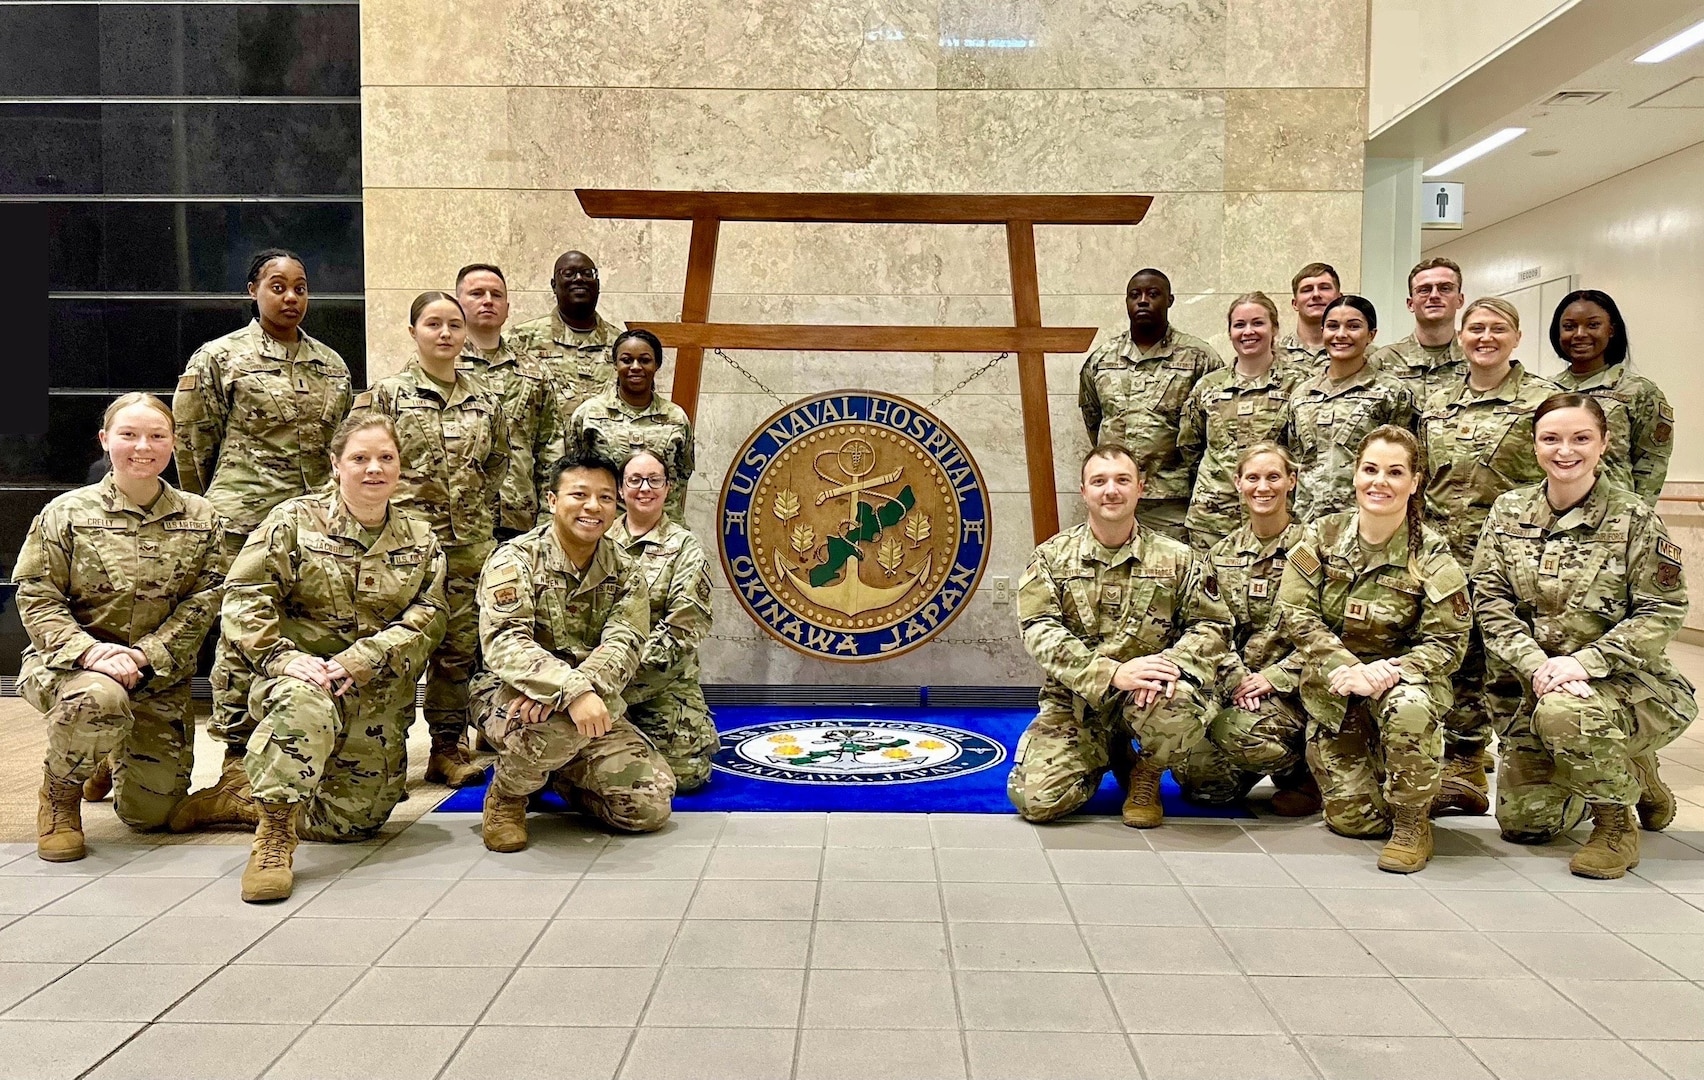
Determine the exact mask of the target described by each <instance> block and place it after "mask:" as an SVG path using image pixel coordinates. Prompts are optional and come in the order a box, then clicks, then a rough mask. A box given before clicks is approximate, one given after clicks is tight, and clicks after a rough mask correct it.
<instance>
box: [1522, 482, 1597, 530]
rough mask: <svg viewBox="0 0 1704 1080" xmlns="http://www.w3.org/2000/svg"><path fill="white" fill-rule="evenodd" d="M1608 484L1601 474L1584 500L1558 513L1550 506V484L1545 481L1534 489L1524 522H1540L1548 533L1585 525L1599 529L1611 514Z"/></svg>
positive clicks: (1524, 515) (1523, 517) (1528, 523)
mask: <svg viewBox="0 0 1704 1080" xmlns="http://www.w3.org/2000/svg"><path fill="white" fill-rule="evenodd" d="M1604 484H1605V481H1604V479H1603V478H1602V477H1599V478H1598V481H1597V483H1595V484H1593V485H1592V490H1591V492H1590V493H1589V494H1588V495H1587V496H1586V498H1585V501H1584V502H1582V503H1580V505H1578V506H1575V507H1572V508H1570V509H1569V510H1567V511H1564V512H1563V513H1561V514H1557V513H1556V511H1555V510H1552V509H1551V508H1550V499H1549V497H1548V496H1547V495H1546V494H1545V490H1546V488H1547V485H1546V484H1545V483H1543V482H1542V481H1541V482H1539V483H1538V484H1537V485H1535V486H1534V487H1533V489H1532V499H1531V501H1530V502H1528V503H1527V512H1526V513H1524V514H1522V515H1521V524H1523V525H1536V526H1538V527H1539V528H1541V529H1543V530H1545V531H1546V532H1567V531H1569V530H1570V529H1578V528H1580V527H1581V526H1584V527H1586V528H1589V529H1595V528H1597V527H1598V526H1599V525H1602V524H1603V519H1604V518H1606V517H1608V516H1609V500H1608V499H1606V498H1605V497H1604Z"/></svg>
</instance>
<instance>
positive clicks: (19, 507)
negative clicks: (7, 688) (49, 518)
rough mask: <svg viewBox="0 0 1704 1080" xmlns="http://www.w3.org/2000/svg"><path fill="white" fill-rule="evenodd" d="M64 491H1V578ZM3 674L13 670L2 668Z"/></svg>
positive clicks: (5, 575) (9, 574) (8, 570)
mask: <svg viewBox="0 0 1704 1080" xmlns="http://www.w3.org/2000/svg"><path fill="white" fill-rule="evenodd" d="M91 482H92V481H91ZM63 490H65V489H64V488H62V487H41V488H17V489H12V490H7V491H0V579H4V578H9V577H11V576H12V567H13V566H15V565H16V564H17V560H18V551H19V549H21V548H22V547H23V546H24V534H25V533H26V532H28V531H29V528H30V521H31V520H32V519H33V518H34V517H35V516H36V514H37V513H39V512H40V511H41V508H42V507H44V506H46V505H47V504H48V501H49V500H50V499H52V498H53V497H54V496H55V495H58V494H59V493H60V492H61V491H63ZM0 591H3V590H0ZM0 674H10V673H9V672H6V671H4V670H0Z"/></svg>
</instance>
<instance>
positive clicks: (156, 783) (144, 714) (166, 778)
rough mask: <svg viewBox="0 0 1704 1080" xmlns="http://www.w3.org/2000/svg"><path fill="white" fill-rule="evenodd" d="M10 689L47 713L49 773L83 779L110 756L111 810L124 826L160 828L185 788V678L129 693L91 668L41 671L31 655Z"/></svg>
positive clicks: (187, 707) (187, 761)
mask: <svg viewBox="0 0 1704 1080" xmlns="http://www.w3.org/2000/svg"><path fill="white" fill-rule="evenodd" d="M18 692H19V694H20V695H21V696H23V698H24V699H25V700H26V701H28V702H29V703H30V704H31V705H33V706H35V708H36V709H37V710H39V711H40V712H42V713H43V714H45V715H46V717H47V754H46V760H45V762H44V764H45V765H46V767H47V771H48V772H50V773H52V774H53V775H54V776H56V777H60V778H62V779H67V780H77V781H82V780H86V779H88V778H89V776H90V774H92V773H93V772H94V771H95V766H96V765H97V764H98V763H99V762H100V760H101V759H102V758H104V757H106V756H107V754H109V753H112V754H113V756H114V761H113V766H114V767H113V809H114V810H115V811H116V812H117V813H118V817H119V820H120V821H122V822H124V823H125V824H126V825H128V826H130V827H131V828H132V829H137V830H140V831H146V830H149V829H157V828H160V827H161V826H162V825H164V824H165V821H166V818H167V816H168V815H170V814H171V812H172V807H174V806H176V805H177V802H178V800H179V799H181V798H183V797H184V795H186V794H187V793H188V792H189V774H190V766H191V758H190V755H191V752H192V749H191V745H190V741H189V735H188V724H189V722H190V721H189V715H190V703H189V680H188V679H183V680H181V681H179V682H177V683H174V684H172V685H170V686H164V687H161V688H159V689H152V688H149V687H143V688H142V689H141V690H139V691H138V692H137V693H135V694H134V695H132V694H131V693H129V692H127V691H126V690H125V689H124V687H123V686H121V685H119V684H118V683H117V682H116V681H114V680H113V679H110V678H108V677H107V676H105V675H102V674H100V673H99V672H95V671H74V672H57V671H49V670H48V669H47V668H46V667H45V666H44V665H42V663H41V662H40V659H39V658H37V657H31V658H30V659H29V661H28V662H26V663H25V664H24V666H23V671H22V673H21V675H20V678H19V680H18Z"/></svg>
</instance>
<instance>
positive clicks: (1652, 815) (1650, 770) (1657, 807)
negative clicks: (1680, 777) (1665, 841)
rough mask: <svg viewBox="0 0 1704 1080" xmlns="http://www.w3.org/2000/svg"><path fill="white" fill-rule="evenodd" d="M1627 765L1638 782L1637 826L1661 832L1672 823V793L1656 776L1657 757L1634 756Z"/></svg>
mask: <svg viewBox="0 0 1704 1080" xmlns="http://www.w3.org/2000/svg"><path fill="white" fill-rule="evenodd" d="M1628 764H1630V765H1632V766H1633V775H1634V776H1635V777H1637V778H1638V780H1639V824H1640V825H1642V826H1644V827H1645V829H1646V830H1648V831H1650V832H1662V831H1663V830H1664V829H1666V828H1668V827H1669V824H1670V823H1671V822H1673V821H1674V812H1675V809H1676V808H1675V801H1674V792H1673V791H1671V790H1669V786H1668V785H1667V784H1665V783H1663V778H1662V777H1661V776H1659V775H1657V755H1656V754H1655V753H1654V752H1650V751H1647V752H1646V753H1643V754H1634V755H1633V756H1632V758H1631V759H1629V761H1628Z"/></svg>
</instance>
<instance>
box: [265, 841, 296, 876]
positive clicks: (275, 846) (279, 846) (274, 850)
mask: <svg viewBox="0 0 1704 1080" xmlns="http://www.w3.org/2000/svg"><path fill="white" fill-rule="evenodd" d="M288 861H289V856H288V854H287V853H286V852H285V850H284V844H283V841H282V840H277V839H274V840H271V841H269V842H268V843H267V844H266V845H265V846H264V847H262V848H261V849H260V868H261V869H262V870H277V869H278V868H280V867H282V866H284V865H285V864H286V863H287V862H288Z"/></svg>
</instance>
